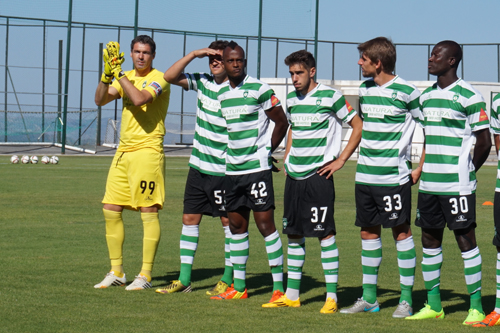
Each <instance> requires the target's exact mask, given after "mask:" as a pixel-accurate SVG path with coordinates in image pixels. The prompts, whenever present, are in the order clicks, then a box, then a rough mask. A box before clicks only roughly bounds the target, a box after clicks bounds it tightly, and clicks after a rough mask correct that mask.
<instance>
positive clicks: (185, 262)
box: [179, 225, 200, 287]
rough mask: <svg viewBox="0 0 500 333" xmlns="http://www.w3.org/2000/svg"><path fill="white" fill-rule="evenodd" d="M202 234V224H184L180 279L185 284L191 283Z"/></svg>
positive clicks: (181, 243)
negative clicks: (195, 256)
mask: <svg viewBox="0 0 500 333" xmlns="http://www.w3.org/2000/svg"><path fill="white" fill-rule="evenodd" d="M199 236H200V226H198V225H183V226H182V233H181V242H180V249H181V272H180V274H179V280H180V281H181V283H182V284H183V285H184V286H186V287H187V286H189V285H190V284H191V270H192V268H193V260H194V255H195V253H196V249H197V248H198V238H199Z"/></svg>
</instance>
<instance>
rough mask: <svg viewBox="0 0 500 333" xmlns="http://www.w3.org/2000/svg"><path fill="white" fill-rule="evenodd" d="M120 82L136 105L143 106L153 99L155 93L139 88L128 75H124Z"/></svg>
mask: <svg viewBox="0 0 500 333" xmlns="http://www.w3.org/2000/svg"><path fill="white" fill-rule="evenodd" d="M118 83H119V84H120V85H121V86H122V88H123V91H124V92H125V94H127V96H128V98H129V99H130V100H131V101H132V103H133V104H134V105H135V106H141V105H144V104H147V103H150V102H152V101H153V95H152V94H151V93H150V92H149V91H148V90H146V89H143V90H139V89H137V88H136V87H135V86H134V85H133V84H132V82H130V81H129V79H128V78H127V77H126V76H123V77H122V78H121V79H120V80H119V81H118Z"/></svg>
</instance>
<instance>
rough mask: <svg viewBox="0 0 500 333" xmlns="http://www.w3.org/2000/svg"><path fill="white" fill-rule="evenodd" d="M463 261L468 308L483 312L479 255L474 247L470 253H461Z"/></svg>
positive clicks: (477, 249)
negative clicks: (468, 301)
mask: <svg viewBox="0 0 500 333" xmlns="http://www.w3.org/2000/svg"><path fill="white" fill-rule="evenodd" d="M462 258H463V259H464V273H465V283H466V284H467V291H468V292H469V294H470V307H471V309H476V310H477V311H479V312H483V305H482V303H481V266H482V260H481V253H479V248H478V247H477V246H476V247H475V248H473V249H472V250H470V251H467V252H462Z"/></svg>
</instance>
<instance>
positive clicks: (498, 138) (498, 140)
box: [493, 134, 500, 155]
mask: <svg viewBox="0 0 500 333" xmlns="http://www.w3.org/2000/svg"><path fill="white" fill-rule="evenodd" d="M493 138H494V140H495V149H496V152H497V155H498V149H500V135H499V134H493Z"/></svg>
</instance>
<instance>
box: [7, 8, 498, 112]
mask: <svg viewBox="0 0 500 333" xmlns="http://www.w3.org/2000/svg"><path fill="white" fill-rule="evenodd" d="M262 2H263V8H262V36H264V37H278V38H285V39H286V38H297V39H301V38H302V39H303V38H306V39H313V38H314V32H315V6H316V0H262ZM68 9H69V1H68V0H51V1H39V0H16V1H12V0H0V15H2V16H11V17H22V18H38V19H50V20H60V21H62V22H61V23H59V27H50V28H47V32H46V34H45V36H46V38H47V46H46V47H47V48H46V51H45V64H46V66H47V67H48V68H50V70H48V71H47V73H46V92H48V93H55V92H57V71H56V70H55V68H57V65H58V63H57V61H58V53H57V48H58V40H59V39H61V40H63V41H64V43H66V34H67V29H66V23H65V21H67V19H68ZM72 9H73V11H72V21H73V22H84V23H95V24H108V25H122V26H130V27H132V26H133V25H134V11H135V0H120V1H117V0H108V1H102V0H73V7H72ZM499 13H500V0H475V1H471V0H453V1H451V0H418V1H417V0H377V1H374V0H356V1H346V0H342V1H340V0H319V20H318V26H319V33H318V39H319V40H323V41H336V42H345V43H340V44H336V45H335V52H333V50H332V44H331V43H320V45H319V47H318V50H319V52H318V57H317V61H318V66H317V71H318V78H319V79H331V78H332V76H333V78H334V79H336V80H357V79H359V66H358V65H357V60H358V57H359V54H358V52H357V49H356V46H357V44H358V43H361V42H364V41H366V40H369V39H371V38H374V37H377V36H386V37H389V38H391V39H392V41H393V42H394V43H396V44H406V43H417V44H429V45H433V44H435V43H437V42H439V41H441V40H445V39H451V40H455V41H457V42H458V43H460V44H475V43H500V34H499V29H498V23H497V22H498V16H499ZM40 22H41V21H33V20H31V21H27V20H18V19H10V21H9V23H10V24H11V25H12V26H11V27H10V28H9V35H8V36H9V50H8V51H9V52H8V65H9V70H10V74H11V77H12V79H11V78H10V77H9V78H8V84H7V89H8V90H9V91H11V90H12V89H13V88H12V86H14V88H15V89H16V91H18V92H19V91H21V92H22V91H28V92H35V91H36V92H39V91H40V86H41V85H40V84H33V83H32V82H33V81H35V82H37V81H38V80H40V81H41V80H42V79H41V77H42V76H41V70H40V68H41V66H42V63H43V61H44V60H43V52H42V42H41V40H42V36H43V35H42V28H41V27H40ZM138 22H139V24H138V25H139V26H140V27H147V28H157V29H169V30H175V31H198V32H204V33H213V34H219V36H218V37H219V38H224V39H232V38H233V37H232V36H223V35H250V36H257V34H258V26H259V24H258V23H259V0H246V1H242V0H235V1H227V0H211V1H206V0H184V1H172V0H163V1H159V0H148V1H145V0H140V2H139V18H138ZM5 23H6V19H5V18H0V45H1V46H0V91H5V83H4V81H5V80H4V78H5V65H4V64H5V54H6V52H5V51H6V50H5V48H6V43H5V40H6V28H5ZM16 24H19V25H24V26H23V27H18V26H15V25H16ZM27 24H32V25H38V26H37V27H26V25H27ZM51 24H52V23H51ZM52 25H54V24H52ZM71 33H72V38H71V57H70V68H71V70H72V71H71V73H70V95H71V98H70V106H72V107H76V108H78V107H79V106H80V103H81V104H82V107H83V108H94V107H95V104H94V103H93V92H94V91H95V84H96V80H97V79H98V77H99V74H98V73H97V69H98V55H99V53H100V49H99V43H104V44H106V43H107V42H108V41H109V40H119V41H120V43H121V44H122V46H123V44H124V43H125V45H127V44H128V43H129V42H130V40H131V39H132V38H133V35H132V32H131V31H127V30H121V31H120V32H119V33H117V30H116V29H115V28H110V29H86V30H85V40H84V39H83V29H81V28H73V29H72V30H71ZM140 33H149V31H140ZM118 34H119V36H118ZM221 35H222V36H221ZM118 37H119V38H118ZM154 38H155V40H156V42H157V56H156V58H155V62H154V65H155V67H156V68H157V69H159V70H161V71H165V70H166V69H167V68H168V67H170V66H171V65H172V64H173V63H174V62H175V61H176V60H178V59H179V58H181V57H182V56H183V52H184V46H183V35H181V34H179V35H172V34H170V35H165V34H159V33H155V35H154ZM213 39H214V38H213V36H210V37H188V38H187V42H186V50H185V51H186V52H189V51H191V50H193V49H197V48H202V47H206V46H207V45H208V44H209V43H210V42H211V41H212V40H213ZM235 39H236V38H235ZM236 40H237V41H238V42H239V43H240V44H241V43H244V42H245V40H242V39H236ZM348 43H350V44H348ZM304 46H305V45H304V44H303V43H290V42H280V44H279V50H278V53H276V44H275V43H274V42H263V43H262V65H261V66H262V67H261V77H263V78H265V77H274V76H275V75H276V74H277V76H278V77H287V76H288V68H287V67H286V66H285V65H284V64H283V59H284V58H285V57H286V56H287V55H288V54H289V53H291V52H293V51H296V50H298V49H301V48H304ZM65 47H66V44H64V51H63V52H65V50H66V49H65ZM308 50H309V51H311V52H312V51H313V45H312V44H309V45H308ZM499 51H500V49H499V48H498V47H497V46H496V45H492V46H465V47H464V61H463V63H464V71H463V72H462V71H461V70H460V71H459V75H460V76H462V77H463V78H464V79H466V80H468V81H485V82H498V81H500V80H499V77H500V73H499V69H498V68H499V60H498V52H499ZM256 54H257V44H256V42H250V43H249V49H248V54H247V58H248V74H250V75H252V76H256V71H257V60H256V59H257V56H256ZM397 54H398V61H397V64H396V73H397V74H399V75H401V76H402V77H403V78H405V79H407V80H412V81H423V80H427V79H428V76H427V66H426V64H427V57H428V47H427V46H426V45H421V46H405V45H397ZM19 55H22V56H19ZM332 56H333V57H334V60H335V61H334V63H335V65H334V66H332V63H333V61H332ZM82 63H83V66H84V75H83V78H84V80H83V82H84V83H83V85H82V84H81V83H80V82H81V74H80V73H79V71H80V70H81V67H82ZM130 63H131V62H130V61H127V60H126V62H125V64H124V69H130V68H128V67H127V66H130ZM63 64H65V59H64V61H63ZM25 67H27V68H25ZM206 70H207V63H206V61H205V60H195V61H193V62H192V63H191V64H190V65H189V66H188V67H187V68H186V71H187V72H195V71H206ZM433 79H434V78H433V77H430V80H433ZM80 86H82V87H83V88H82V94H81V96H82V98H81V99H82V101H81V102H80V97H79V96H80ZM185 95H186V96H187V97H185V98H188V99H193V98H195V97H194V96H193V94H185ZM30 96H31V95H19V98H20V103H21V104H33V105H36V104H40V101H39V98H38V97H37V98H38V100H32V99H36V98H35V97H33V96H31V97H30ZM172 96H174V97H172V104H171V108H170V109H171V110H177V109H178V108H179V104H180V90H179V89H177V88H174V89H173V90H172ZM55 98H56V97H54V96H52V97H51V96H47V98H46V103H47V104H50V105H56V104H57V103H56V101H55ZM12 103H14V98H13V97H12V96H9V101H8V104H9V105H10V104H12ZM185 103H186V104H187V103H192V102H191V100H189V101H186V100H185ZM3 104H4V103H3V98H1V97H0V105H3ZM11 107H14V106H9V108H11ZM0 108H3V107H0ZM25 108H28V107H27V106H26V107H25ZM108 111H109V110H108ZM110 112H111V111H110Z"/></svg>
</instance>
